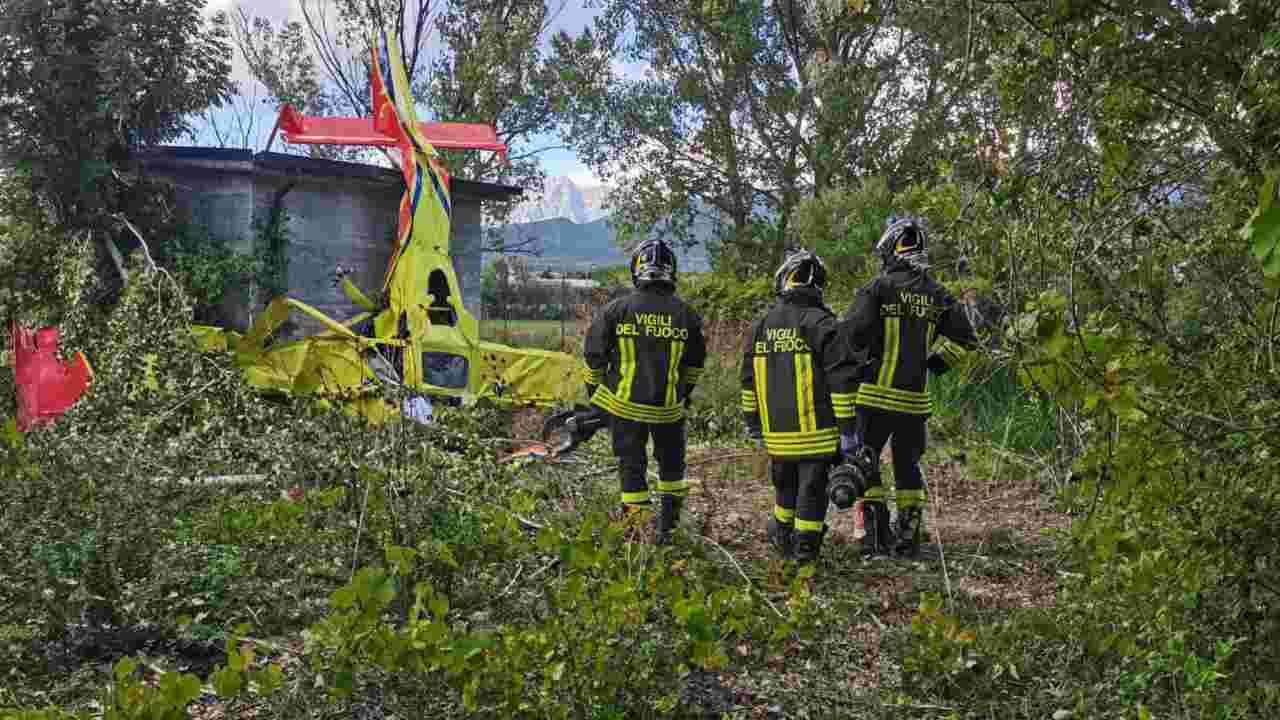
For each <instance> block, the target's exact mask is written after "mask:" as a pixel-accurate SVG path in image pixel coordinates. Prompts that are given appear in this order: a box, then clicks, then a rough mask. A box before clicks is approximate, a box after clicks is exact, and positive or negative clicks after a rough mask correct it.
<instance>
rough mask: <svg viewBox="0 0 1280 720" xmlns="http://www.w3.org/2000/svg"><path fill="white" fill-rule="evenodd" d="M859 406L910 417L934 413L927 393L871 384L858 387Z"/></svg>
mask: <svg viewBox="0 0 1280 720" xmlns="http://www.w3.org/2000/svg"><path fill="white" fill-rule="evenodd" d="M857 404H858V405H861V406H863V407H874V408H880V409H882V410H892V411H893V412H900V413H907V414H908V415H929V414H932V412H933V403H932V402H931V401H930V399H929V393H928V392H927V391H926V392H915V391H913V390H899V389H898V388H891V387H883V386H880V385H873V384H871V383H863V384H862V385H859V386H858V398H857Z"/></svg>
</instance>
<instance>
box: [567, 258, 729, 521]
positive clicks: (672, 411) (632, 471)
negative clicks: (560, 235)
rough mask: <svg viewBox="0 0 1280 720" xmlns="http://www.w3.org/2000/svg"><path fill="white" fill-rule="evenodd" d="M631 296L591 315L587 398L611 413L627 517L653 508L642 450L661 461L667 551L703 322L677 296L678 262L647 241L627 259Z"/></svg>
mask: <svg viewBox="0 0 1280 720" xmlns="http://www.w3.org/2000/svg"><path fill="white" fill-rule="evenodd" d="M631 280H632V283H633V284H634V285H635V290H634V291H633V292H631V293H630V294H628V295H625V296H623V297H620V298H618V299H616V300H614V301H613V302H610V303H609V304H608V305H605V306H604V308H603V309H601V310H600V312H599V313H598V314H597V315H596V317H595V319H594V320H593V321H592V323H591V328H590V330H589V331H588V333H587V339H586V348H585V353H584V354H585V359H586V364H587V371H588V378H587V394H588V396H589V397H590V398H591V402H592V405H593V406H595V408H597V409H598V410H600V411H603V412H605V413H608V415H609V425H610V429H611V431H612V435H613V453H614V455H615V456H617V458H618V464H619V475H620V479H621V482H622V509H623V513H624V515H625V514H627V513H634V512H639V511H644V510H648V509H649V508H650V499H649V484H648V482H647V480H646V472H647V469H648V460H647V458H646V446H647V444H648V441H649V438H650V436H652V437H653V456H654V459H656V460H657V461H658V487H657V495H658V521H657V533H656V536H655V541H656V542H657V543H659V544H665V543H667V542H669V541H670V539H671V531H672V530H673V529H674V528H675V526H676V523H677V522H678V520H679V518H680V509H681V506H682V505H683V503H684V498H685V495H686V494H687V493H688V487H689V486H688V483H687V481H686V480H685V476H684V470H685V447H686V444H687V441H686V436H685V420H684V413H685V408H686V405H687V404H688V401H689V396H690V395H692V394H693V389H694V386H695V385H696V384H697V382H698V378H699V376H700V375H701V374H702V367H703V363H704V362H705V360H706V355H707V348H706V342H705V340H704V338H703V334H702V318H701V317H699V316H698V314H697V313H696V312H694V311H693V309H692V308H690V307H689V306H688V305H686V304H685V302H684V301H683V300H681V299H680V298H679V297H678V296H677V295H676V292H675V291H676V256H675V253H674V252H672V250H671V246H670V245H668V244H667V243H666V242H664V241H662V240H649V241H646V242H644V243H642V244H641V245H640V246H639V247H637V248H636V250H635V252H634V253H633V254H632V256H631Z"/></svg>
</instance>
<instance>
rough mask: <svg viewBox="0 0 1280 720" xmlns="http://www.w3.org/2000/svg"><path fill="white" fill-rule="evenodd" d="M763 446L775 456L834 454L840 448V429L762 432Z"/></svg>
mask: <svg viewBox="0 0 1280 720" xmlns="http://www.w3.org/2000/svg"><path fill="white" fill-rule="evenodd" d="M764 446H765V449H767V450H768V451H769V454H770V455H774V456H777V457H820V456H826V455H834V454H835V453H836V451H837V450H839V448H840V431H839V430H837V429H836V428H834V427H831V428H824V429H822V430H817V431H813V432H768V431H766V432H765V433H764Z"/></svg>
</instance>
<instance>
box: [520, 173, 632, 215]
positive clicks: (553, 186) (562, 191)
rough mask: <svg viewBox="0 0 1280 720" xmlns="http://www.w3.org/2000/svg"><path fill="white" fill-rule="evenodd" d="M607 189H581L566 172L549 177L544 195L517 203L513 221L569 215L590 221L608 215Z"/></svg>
mask: <svg viewBox="0 0 1280 720" xmlns="http://www.w3.org/2000/svg"><path fill="white" fill-rule="evenodd" d="M605 193H606V189H605V188H604V187H602V186H595V187H586V188H580V187H578V185H577V183H575V182H574V181H573V180H572V179H571V178H569V177H567V176H564V175H557V176H553V177H548V178H547V179H546V180H545V181H544V182H543V186H542V195H541V197H538V196H536V195H535V196H532V197H529V199H527V200H524V201H522V202H520V203H519V204H517V205H516V207H515V209H514V210H513V211H512V215H511V222H516V223H523V222H534V221H537V220H549V219H552V218H565V219H567V220H570V221H572V222H575V223H589V222H592V221H594V220H598V219H600V218H601V217H604V216H605V215H607V214H608V213H607V212H605V210H604V207H603V205H604V197H605Z"/></svg>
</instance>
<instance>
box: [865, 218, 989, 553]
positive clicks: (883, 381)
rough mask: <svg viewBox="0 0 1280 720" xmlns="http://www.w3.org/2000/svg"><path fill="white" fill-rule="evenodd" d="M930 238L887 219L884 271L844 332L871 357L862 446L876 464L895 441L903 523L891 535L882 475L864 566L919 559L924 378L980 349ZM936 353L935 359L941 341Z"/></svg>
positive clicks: (875, 487)
mask: <svg viewBox="0 0 1280 720" xmlns="http://www.w3.org/2000/svg"><path fill="white" fill-rule="evenodd" d="M928 251H929V238H928V235H927V233H926V231H925V228H924V226H923V224H922V223H921V222H920V221H918V220H916V219H915V218H912V217H904V218H900V219H899V218H890V221H889V226H888V227H887V228H886V230H885V232H884V234H883V235H882V236H881V237H880V241H879V242H878V243H877V244H876V252H877V253H878V254H879V255H880V258H881V261H882V263H883V268H882V270H881V273H880V275H879V276H878V277H876V278H875V279H874V280H872V281H871V282H870V283H869V284H867V286H866V287H864V288H862V289H861V290H860V291H859V292H858V296H857V297H856V298H855V299H854V302H853V304H852V305H851V306H850V307H849V312H848V314H847V315H846V316H845V319H844V325H843V328H842V329H843V331H844V332H845V333H846V334H847V338H848V341H849V343H850V345H851V347H852V348H853V349H854V350H855V351H861V350H865V351H866V352H868V357H869V360H870V362H869V363H868V364H867V365H866V367H865V369H864V371H863V375H862V377H861V381H862V382H861V384H860V385H859V386H858V394H857V398H856V399H855V404H856V405H857V412H858V428H859V430H860V434H859V437H858V438H857V440H856V442H865V443H866V444H867V445H868V446H869V447H870V448H871V450H872V454H873V455H874V456H875V458H876V462H877V463H878V462H879V457H880V452H881V450H882V449H883V448H884V445H885V442H886V441H887V440H888V439H889V438H890V436H892V438H893V476H894V481H895V484H896V486H897V493H896V498H897V506H898V522H897V526H896V527H894V528H890V526H889V510H888V508H887V507H886V506H885V495H884V488H883V486H882V485H881V483H880V475H879V473H878V472H877V473H875V474H874V476H873V477H872V478H871V479H870V482H869V487H868V489H867V490H866V493H865V495H864V497H863V516H864V518H865V526H866V532H867V534H866V536H865V538H864V539H863V553H864V555H866V556H868V557H873V556H877V555H886V554H888V553H889V552H894V553H897V554H899V555H907V556H911V555H915V553H916V552H917V551H918V550H919V543H920V537H921V535H922V534H923V531H924V507H925V505H926V502H927V497H926V494H925V488H924V475H923V474H922V473H921V471H920V456H921V454H922V453H923V452H924V448H925V422H926V421H927V420H928V417H929V415H930V414H931V413H932V405H931V403H930V400H929V387H928V374H929V373H930V372H932V373H935V374H940V373H943V372H946V371H947V369H948V368H949V367H950V366H953V365H955V364H956V363H958V362H959V361H960V360H961V359H963V357H964V354H965V353H966V352H967V351H968V350H970V349H972V348H974V347H975V346H976V345H977V338H976V337H975V335H974V330H973V327H972V325H970V323H969V320H968V318H967V317H966V316H965V313H964V310H963V309H962V307H961V306H960V305H959V304H958V303H957V302H956V300H955V298H954V297H953V296H952V295H951V293H950V292H948V291H947V289H946V288H944V287H943V286H942V285H941V284H939V283H938V282H937V281H936V280H934V279H933V278H932V277H930V276H929V273H928V267H929V262H928V258H929V255H928ZM939 339H940V340H941V342H940V345H939V348H938V351H937V352H932V353H931V352H930V348H931V347H932V346H933V344H934V341H935V340H939Z"/></svg>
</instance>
